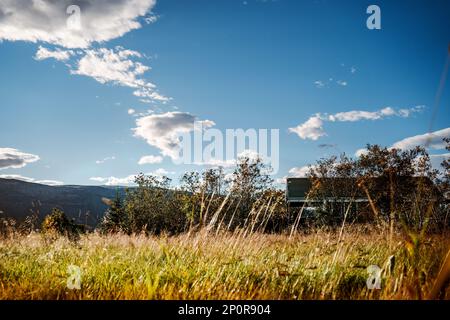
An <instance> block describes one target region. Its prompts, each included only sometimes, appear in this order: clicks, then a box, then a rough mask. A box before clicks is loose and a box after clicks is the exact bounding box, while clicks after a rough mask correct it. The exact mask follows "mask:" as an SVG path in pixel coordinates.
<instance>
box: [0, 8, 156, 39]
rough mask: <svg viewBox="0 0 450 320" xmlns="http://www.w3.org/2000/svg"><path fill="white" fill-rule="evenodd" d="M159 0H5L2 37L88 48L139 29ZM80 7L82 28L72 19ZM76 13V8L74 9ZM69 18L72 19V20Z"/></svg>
mask: <svg viewBox="0 0 450 320" xmlns="http://www.w3.org/2000/svg"><path fill="white" fill-rule="evenodd" d="M155 2H156V1H155V0H114V1H111V0H61V1H54V0H21V1H17V0H2V1H1V2H0V40H7V41H30V42H46V43H50V44H54V45H59V46H62V47H65V48H87V47H89V46H90V45H91V44H92V43H95V42H100V43H101V42H105V41H109V40H112V39H115V38H119V37H122V36H123V35H124V34H126V33H128V32H130V31H132V30H135V29H139V28H140V27H141V23H140V22H139V21H138V20H139V18H140V17H145V16H146V15H147V14H148V13H150V11H151V9H152V8H153V7H154V5H155ZM71 5H76V6H78V7H79V8H80V19H79V21H80V24H79V28H72V27H71V25H73V24H71V23H70V22H71V21H74V20H75V19H76V15H70V14H68V13H67V8H68V7H69V6H71ZM70 13H73V12H70ZM68 21H69V23H68Z"/></svg>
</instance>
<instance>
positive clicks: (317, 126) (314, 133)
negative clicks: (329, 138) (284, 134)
mask: <svg viewBox="0 0 450 320" xmlns="http://www.w3.org/2000/svg"><path fill="white" fill-rule="evenodd" d="M289 132H294V133H296V134H297V135H298V136H299V137H300V138H301V139H303V140H305V139H310V140H317V139H319V138H320V137H323V136H325V135H326V133H325V131H324V130H323V120H322V119H321V118H320V115H315V116H313V117H311V118H309V119H308V120H307V121H306V122H304V123H302V124H300V125H298V126H297V127H295V128H289Z"/></svg>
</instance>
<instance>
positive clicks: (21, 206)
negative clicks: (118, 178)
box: [0, 179, 125, 226]
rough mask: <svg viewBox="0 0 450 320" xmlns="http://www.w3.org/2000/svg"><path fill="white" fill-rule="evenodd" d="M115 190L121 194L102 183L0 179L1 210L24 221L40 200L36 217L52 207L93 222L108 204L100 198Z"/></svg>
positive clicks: (95, 221) (111, 194)
mask: <svg viewBox="0 0 450 320" xmlns="http://www.w3.org/2000/svg"><path fill="white" fill-rule="evenodd" d="M116 190H119V192H120V193H122V194H123V193H124V192H125V190H124V188H119V189H117V188H113V187H102V186H69V185H68V186H47V185H42V184H36V183H29V182H24V181H19V180H11V179H0V211H3V213H2V214H1V215H2V216H8V217H13V218H16V219H18V220H23V219H24V218H25V217H26V216H27V215H29V214H30V209H32V208H33V205H32V203H33V202H35V203H37V202H38V201H39V202H40V206H39V212H40V214H39V219H40V220H42V219H43V217H44V216H45V215H46V214H48V213H49V212H50V211H51V209H52V208H54V207H58V208H61V209H62V210H64V212H65V213H66V214H67V216H68V217H70V218H75V219H76V221H77V222H78V223H83V224H84V223H86V213H89V215H88V217H87V224H88V225H91V226H93V225H96V224H97V223H98V222H99V220H100V218H101V217H102V216H103V214H104V212H105V210H106V209H107V206H106V205H105V204H104V203H103V201H102V198H113V197H115V195H116Z"/></svg>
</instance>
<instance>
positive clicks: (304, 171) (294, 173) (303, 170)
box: [289, 166, 314, 178]
mask: <svg viewBox="0 0 450 320" xmlns="http://www.w3.org/2000/svg"><path fill="white" fill-rule="evenodd" d="M311 168H314V166H303V167H294V168H292V169H290V170H289V176H290V177H293V178H304V177H306V176H307V175H308V173H309V171H310V170H311Z"/></svg>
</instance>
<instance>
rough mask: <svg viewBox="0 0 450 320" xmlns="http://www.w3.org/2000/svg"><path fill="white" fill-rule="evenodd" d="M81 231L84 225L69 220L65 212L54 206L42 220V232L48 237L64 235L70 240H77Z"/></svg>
mask: <svg viewBox="0 0 450 320" xmlns="http://www.w3.org/2000/svg"><path fill="white" fill-rule="evenodd" d="M83 232H85V230H84V226H81V225H77V224H75V223H74V222H73V221H71V220H69V219H68V218H67V217H66V215H65V213H64V212H63V211H62V210H60V209H58V208H54V209H53V210H52V212H51V213H50V214H49V215H47V216H46V217H45V219H44V221H43V222H42V233H43V234H44V235H45V236H47V237H50V238H56V237H59V236H66V237H68V238H69V239H70V240H78V239H79V236H80V233H83Z"/></svg>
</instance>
